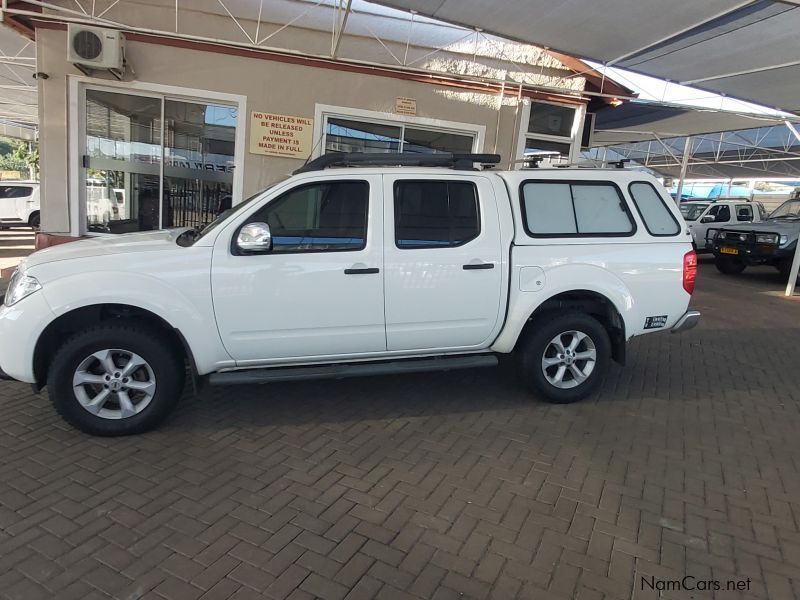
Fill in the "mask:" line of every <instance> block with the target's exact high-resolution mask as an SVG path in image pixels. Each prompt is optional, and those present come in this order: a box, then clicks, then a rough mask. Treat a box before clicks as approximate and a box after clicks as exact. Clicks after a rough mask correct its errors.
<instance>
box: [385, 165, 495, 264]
mask: <svg viewBox="0 0 800 600" xmlns="http://www.w3.org/2000/svg"><path fill="white" fill-rule="evenodd" d="M394 230H395V244H396V245H397V247H398V248H402V249H413V248H446V247H454V246H461V245H463V244H466V243H467V242H469V241H471V240H474V239H475V238H476V237H478V235H479V234H480V230H481V227H480V214H479V212H478V197H477V191H476V189H475V185H474V184H472V183H467V182H461V181H398V182H397V183H395V186H394Z"/></svg>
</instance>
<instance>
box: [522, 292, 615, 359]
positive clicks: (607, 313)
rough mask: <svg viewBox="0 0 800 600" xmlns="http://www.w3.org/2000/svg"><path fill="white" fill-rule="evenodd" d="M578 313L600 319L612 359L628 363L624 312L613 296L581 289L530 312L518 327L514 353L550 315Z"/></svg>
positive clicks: (554, 297)
mask: <svg viewBox="0 0 800 600" xmlns="http://www.w3.org/2000/svg"><path fill="white" fill-rule="evenodd" d="M572 310H577V311H579V312H583V313H586V314H588V315H591V316H592V317H594V318H595V319H597V320H598V321H599V322H600V324H601V325H602V326H603V328H604V329H605V330H606V332H607V333H608V336H609V339H610V340H611V357H612V358H613V359H614V360H615V361H616V362H618V363H620V364H625V350H626V341H627V332H626V326H625V319H624V317H623V315H622V312H621V310H620V308H619V306H618V305H617V303H616V302H614V301H613V300H612V299H611V298H610V297H609V295H607V294H605V293H603V292H600V291H597V290H592V289H586V288H580V289H571V290H564V291H560V292H557V293H554V294H553V295H551V296H549V297H548V298H547V299H546V300H544V301H543V302H541V303H539V304H537V305H536V306H535V307H529V308H528V309H527V318H525V319H524V320H523V321H522V324H521V326H519V327H518V331H517V332H516V335H515V336H514V337H513V339H512V340H511V341H512V345H511V347H510V351H511V352H513V351H514V350H516V349H517V347H518V345H519V343H520V341H521V340H523V339H524V338H525V336H526V335H527V334H528V332H529V331H530V330H531V328H533V327H535V323H536V322H537V321H538V320H539V319H541V318H545V317H546V315H547V314H548V313H554V312H565V311H572Z"/></svg>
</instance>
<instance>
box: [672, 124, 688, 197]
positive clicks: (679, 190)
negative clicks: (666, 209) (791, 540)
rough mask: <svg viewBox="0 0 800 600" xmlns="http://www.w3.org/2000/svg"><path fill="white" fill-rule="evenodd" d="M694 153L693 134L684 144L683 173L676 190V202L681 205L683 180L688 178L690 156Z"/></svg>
mask: <svg viewBox="0 0 800 600" xmlns="http://www.w3.org/2000/svg"><path fill="white" fill-rule="evenodd" d="M691 153H692V136H690V135H687V136H686V142H684V144H683V156H682V157H681V175H680V177H679V178H678V190H677V191H676V192H675V202H676V203H677V204H678V205H680V203H681V194H682V193H683V182H684V180H685V179H686V171H687V170H688V168H689V156H690V155H691Z"/></svg>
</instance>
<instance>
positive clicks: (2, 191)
mask: <svg viewBox="0 0 800 600" xmlns="http://www.w3.org/2000/svg"><path fill="white" fill-rule="evenodd" d="M32 193H33V188H31V187H27V186H22V185H4V186H0V198H27V197H28V196H30V195H31V194H32Z"/></svg>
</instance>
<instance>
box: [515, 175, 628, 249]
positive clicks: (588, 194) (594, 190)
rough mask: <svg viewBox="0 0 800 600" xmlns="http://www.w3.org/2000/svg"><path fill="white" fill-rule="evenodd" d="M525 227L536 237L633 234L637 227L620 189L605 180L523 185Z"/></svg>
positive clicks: (533, 182) (522, 199)
mask: <svg viewBox="0 0 800 600" xmlns="http://www.w3.org/2000/svg"><path fill="white" fill-rule="evenodd" d="M521 202H522V213H523V222H524V225H525V229H526V231H527V232H528V234H530V235H532V236H534V237H562V236H563V237H574V236H604V235H631V234H633V232H634V231H635V229H634V223H633V219H632V218H631V215H630V213H629V212H628V210H627V207H626V205H625V201H624V200H623V198H622V194H621V193H620V191H619V189H618V188H617V187H616V186H615V185H614V184H612V183H605V182H583V181H581V182H558V183H555V182H541V181H539V182H537V181H527V182H525V183H524V184H523V185H522V198H521Z"/></svg>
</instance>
